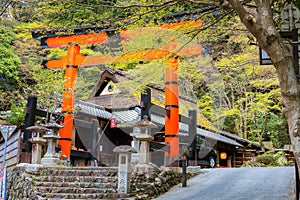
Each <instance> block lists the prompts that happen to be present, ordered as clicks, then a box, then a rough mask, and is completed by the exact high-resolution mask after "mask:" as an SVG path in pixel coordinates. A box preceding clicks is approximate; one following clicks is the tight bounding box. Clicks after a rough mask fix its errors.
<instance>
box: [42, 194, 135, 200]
mask: <svg viewBox="0 0 300 200" xmlns="http://www.w3.org/2000/svg"><path fill="white" fill-rule="evenodd" d="M130 196H132V195H129V194H127V195H126V194H118V193H85V194H76V193H73V194H70V193H50V194H47V193H37V197H38V198H37V199H39V200H43V199H45V200H46V199H47V200H49V199H51V200H61V199H64V200H67V199H72V200H74V199H110V200H112V199H125V198H128V197H130Z"/></svg>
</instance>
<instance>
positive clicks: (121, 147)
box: [113, 145, 137, 153]
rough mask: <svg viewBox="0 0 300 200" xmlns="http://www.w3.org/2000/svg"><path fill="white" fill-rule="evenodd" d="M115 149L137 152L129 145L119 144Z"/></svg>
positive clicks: (115, 150) (121, 151) (120, 151)
mask: <svg viewBox="0 0 300 200" xmlns="http://www.w3.org/2000/svg"><path fill="white" fill-rule="evenodd" d="M113 151H114V152H116V153H126V152H127V153H137V151H136V150H135V149H134V148H133V147H131V146H128V145H121V146H117V147H115V148H114V150H113Z"/></svg>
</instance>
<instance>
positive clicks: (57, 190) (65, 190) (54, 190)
mask: <svg viewBox="0 0 300 200" xmlns="http://www.w3.org/2000/svg"><path fill="white" fill-rule="evenodd" d="M34 189H35V190H36V191H37V192H38V193H41V194H61V193H62V194H86V193H87V194H106V193H117V190H116V189H115V188H79V187H42V186H41V187H40V186H36V187H34Z"/></svg>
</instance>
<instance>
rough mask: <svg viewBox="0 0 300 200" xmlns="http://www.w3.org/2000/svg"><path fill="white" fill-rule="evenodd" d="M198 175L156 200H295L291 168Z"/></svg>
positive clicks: (220, 170) (204, 172)
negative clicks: (185, 185) (184, 185)
mask: <svg viewBox="0 0 300 200" xmlns="http://www.w3.org/2000/svg"><path fill="white" fill-rule="evenodd" d="M201 171H202V172H201V174H200V175H199V176H197V177H194V178H192V179H190V180H189V181H188V182H187V187H185V188H183V187H181V184H180V185H177V186H175V187H174V188H172V189H171V190H170V191H169V192H167V193H165V194H163V195H161V196H160V197H158V198H156V200H185V199H187V200H295V189H294V188H295V187H294V183H295V178H294V175H295V173H294V167H278V168H230V169H209V170H206V169H203V170H201Z"/></svg>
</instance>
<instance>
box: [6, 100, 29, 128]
mask: <svg viewBox="0 0 300 200" xmlns="http://www.w3.org/2000/svg"><path fill="white" fill-rule="evenodd" d="M24 108H25V107H23V106H17V105H16V104H14V103H12V106H11V108H10V111H7V112H6V116H5V118H4V119H5V120H6V122H7V123H9V124H14V125H17V126H18V127H21V128H22V127H23V125H24V120H25V112H24Z"/></svg>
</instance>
